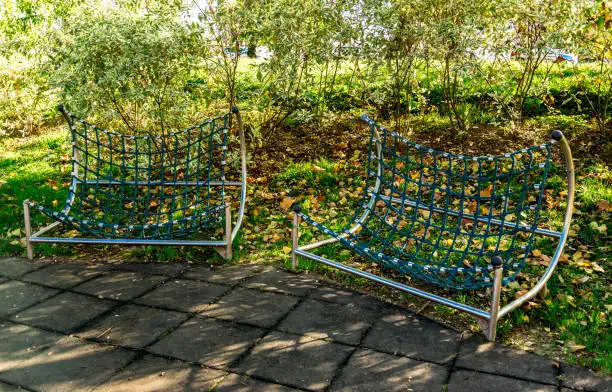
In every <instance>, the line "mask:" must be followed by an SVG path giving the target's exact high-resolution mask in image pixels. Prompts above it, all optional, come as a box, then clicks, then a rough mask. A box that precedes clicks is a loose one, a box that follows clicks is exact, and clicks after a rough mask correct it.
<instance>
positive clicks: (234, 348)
mask: <svg viewBox="0 0 612 392" xmlns="http://www.w3.org/2000/svg"><path fill="white" fill-rule="evenodd" d="M264 332H265V330H263V329H260V328H255V327H249V326H245V325H239V324H232V323H229V322H227V321H220V320H215V319H205V318H201V317H194V318H193V319H191V320H189V321H187V322H186V323H185V324H183V325H181V326H180V327H179V328H177V329H176V330H174V331H173V332H172V333H170V334H169V335H168V336H166V337H165V338H163V339H162V340H160V341H159V342H157V343H155V344H154V345H153V346H152V347H151V348H149V349H148V350H149V351H151V352H153V353H156V354H161V355H168V356H171V357H175V358H180V359H182V360H185V361H192V362H200V363H203V364H205V365H208V366H213V367H223V366H227V365H229V364H230V363H231V362H232V361H234V360H236V359H237V358H238V357H239V356H241V355H242V354H243V353H244V352H245V351H246V350H247V348H249V346H250V345H251V344H253V342H254V341H255V340H256V339H258V338H259V337H261V336H262V335H263V334H264Z"/></svg>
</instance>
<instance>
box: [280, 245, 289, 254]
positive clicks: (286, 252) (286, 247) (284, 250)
mask: <svg viewBox="0 0 612 392" xmlns="http://www.w3.org/2000/svg"><path fill="white" fill-rule="evenodd" d="M282 251H283V253H284V254H286V255H287V254H289V253H291V247H289V246H283V248H282Z"/></svg>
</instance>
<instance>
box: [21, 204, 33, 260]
mask: <svg viewBox="0 0 612 392" xmlns="http://www.w3.org/2000/svg"><path fill="white" fill-rule="evenodd" d="M23 219H24V221H25V235H26V238H25V240H26V254H27V256H28V259H30V260H32V259H33V258H34V249H33V248H32V242H31V241H30V239H31V237H32V226H31V223H30V201H29V200H24V201H23Z"/></svg>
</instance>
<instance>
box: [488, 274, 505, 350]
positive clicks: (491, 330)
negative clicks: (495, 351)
mask: <svg viewBox="0 0 612 392" xmlns="http://www.w3.org/2000/svg"><path fill="white" fill-rule="evenodd" d="M494 271H495V277H494V280H493V289H492V290H491V310H490V312H491V316H490V318H489V326H488V328H487V333H486V335H487V339H489V341H491V342H492V341H494V340H495V335H496V334H497V320H498V319H499V317H498V315H499V304H500V299H499V297H500V295H501V289H502V279H503V276H504V270H503V269H502V268H501V265H498V266H495V267H494Z"/></svg>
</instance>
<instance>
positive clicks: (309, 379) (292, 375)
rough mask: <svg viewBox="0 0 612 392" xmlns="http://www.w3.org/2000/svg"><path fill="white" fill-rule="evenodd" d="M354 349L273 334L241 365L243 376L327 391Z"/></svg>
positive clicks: (283, 334)
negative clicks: (338, 370)
mask: <svg viewBox="0 0 612 392" xmlns="http://www.w3.org/2000/svg"><path fill="white" fill-rule="evenodd" d="M352 351H353V348H352V347H348V346H344V345H341V344H337V343H330V342H327V341H324V340H314V339H311V338H309V337H307V336H296V335H290V334H286V333H282V332H272V333H270V334H269V335H267V336H266V337H265V338H263V339H262V340H261V341H260V342H259V343H258V344H257V345H256V346H255V347H254V348H253V351H251V353H250V355H248V356H247V357H246V358H245V359H244V361H243V362H242V363H240V364H239V365H238V369H239V372H240V373H246V374H248V375H250V376H259V377H261V378H264V379H267V380H272V381H274V382H277V383H282V384H286V385H293V386H296V387H298V388H303V389H310V390H316V391H322V390H324V389H325V388H326V387H327V386H328V385H329V383H330V382H331V380H332V378H333V377H334V374H335V373H336V371H337V369H338V367H339V366H340V364H341V363H342V362H344V361H345V360H346V358H347V357H348V355H349V354H350V353H351V352H352Z"/></svg>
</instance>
